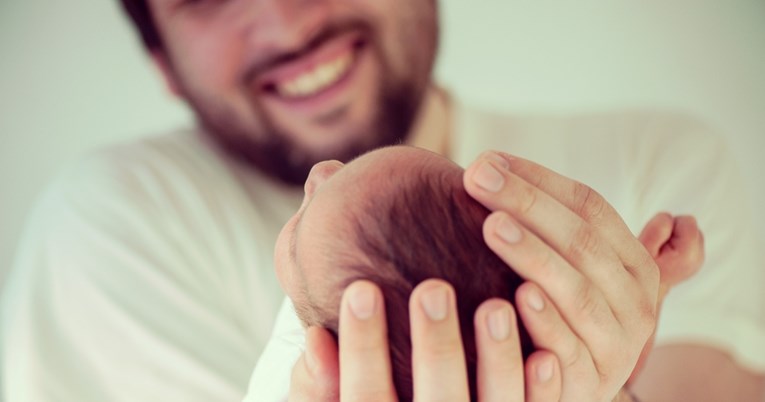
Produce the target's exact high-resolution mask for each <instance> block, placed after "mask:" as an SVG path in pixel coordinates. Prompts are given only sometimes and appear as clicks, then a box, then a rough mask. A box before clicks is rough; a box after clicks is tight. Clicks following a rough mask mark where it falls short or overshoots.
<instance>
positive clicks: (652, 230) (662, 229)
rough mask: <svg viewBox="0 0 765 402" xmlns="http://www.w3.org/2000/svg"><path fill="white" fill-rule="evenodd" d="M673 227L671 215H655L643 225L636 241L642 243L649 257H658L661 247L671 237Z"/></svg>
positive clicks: (673, 221)
mask: <svg viewBox="0 0 765 402" xmlns="http://www.w3.org/2000/svg"><path fill="white" fill-rule="evenodd" d="M674 225H675V220H674V219H673V218H672V215H670V214H668V213H666V212H662V213H659V214H656V216H654V217H653V218H651V220H650V221H648V223H647V224H646V225H645V227H644V228H643V231H641V232H640V236H638V239H639V240H640V242H641V243H643V247H645V248H646V250H648V253H649V254H651V257H653V258H656V257H658V256H659V251H660V250H661V246H663V245H664V243H666V242H667V240H669V238H670V236H672V227H673V226H674Z"/></svg>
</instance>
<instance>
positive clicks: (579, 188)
mask: <svg viewBox="0 0 765 402" xmlns="http://www.w3.org/2000/svg"><path fill="white" fill-rule="evenodd" d="M574 200H575V203H574V205H575V206H576V207H575V211H574V212H575V213H577V214H578V215H579V216H581V217H582V218H584V219H585V220H589V219H590V218H594V217H597V216H600V215H602V214H603V210H604V209H605V208H606V201H605V200H604V199H603V197H602V196H601V195H600V194H598V192H597V191H595V190H593V189H592V187H589V186H587V185H584V184H582V183H576V185H575V186H574Z"/></svg>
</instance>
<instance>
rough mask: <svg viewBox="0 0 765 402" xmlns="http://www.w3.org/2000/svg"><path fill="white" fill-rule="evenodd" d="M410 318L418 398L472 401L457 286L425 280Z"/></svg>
mask: <svg viewBox="0 0 765 402" xmlns="http://www.w3.org/2000/svg"><path fill="white" fill-rule="evenodd" d="M409 318H410V320H411V331H412V376H413V380H414V399H415V400H417V401H439V402H463V401H467V400H469V399H470V396H469V395H470V394H469V390H468V382H467V369H466V366H465V355H464V352H463V347H462V336H461V335H460V327H459V320H458V317H457V309H456V300H455V296H454V289H453V288H452V287H451V286H450V285H449V284H448V283H446V282H444V281H442V280H435V279H429V280H426V281H424V282H422V283H421V284H419V285H418V286H417V287H416V288H415V289H414V292H412V296H411V297H410V299H409Z"/></svg>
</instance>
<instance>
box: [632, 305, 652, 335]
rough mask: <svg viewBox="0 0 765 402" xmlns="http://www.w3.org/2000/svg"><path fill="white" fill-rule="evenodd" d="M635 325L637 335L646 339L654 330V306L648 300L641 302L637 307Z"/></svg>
mask: <svg viewBox="0 0 765 402" xmlns="http://www.w3.org/2000/svg"><path fill="white" fill-rule="evenodd" d="M636 317H637V323H638V326H639V330H640V331H639V333H640V334H641V335H642V337H645V338H646V339H647V338H648V337H649V336H650V335H651V334H652V333H653V331H654V329H656V318H657V317H656V305H655V303H652V302H650V301H649V300H645V299H644V300H641V301H640V303H638V305H637V313H636Z"/></svg>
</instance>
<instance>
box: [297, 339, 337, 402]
mask: <svg viewBox="0 0 765 402" xmlns="http://www.w3.org/2000/svg"><path fill="white" fill-rule="evenodd" d="M305 336H306V349H305V352H304V353H303V355H302V356H300V359H298V361H297V363H295V367H293V368H292V379H291V381H290V393H289V399H288V400H289V402H309V401H310V402H338V401H339V400H340V392H339V389H340V381H339V374H338V373H339V363H338V354H337V343H335V339H334V338H333V337H332V334H330V333H329V331H327V330H326V329H324V328H320V327H310V328H308V330H307V331H306V335H305Z"/></svg>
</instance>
